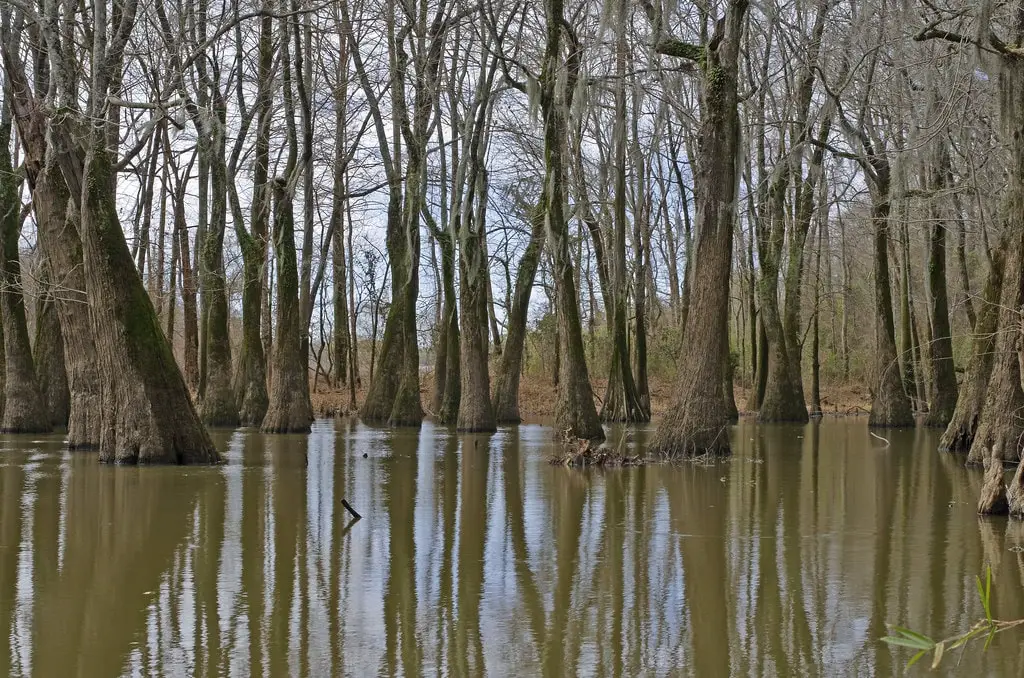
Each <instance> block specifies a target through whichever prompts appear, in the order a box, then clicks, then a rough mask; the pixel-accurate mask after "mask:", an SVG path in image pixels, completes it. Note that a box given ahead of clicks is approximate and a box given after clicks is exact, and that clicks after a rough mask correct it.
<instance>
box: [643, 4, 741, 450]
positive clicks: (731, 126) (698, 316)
mask: <svg viewBox="0 0 1024 678" xmlns="http://www.w3.org/2000/svg"><path fill="white" fill-rule="evenodd" d="M746 12H747V2H746V0H731V1H730V2H729V4H728V9H727V10H726V14H725V17H724V18H723V20H722V21H721V22H720V23H719V25H718V27H717V28H716V32H715V36H714V37H713V38H712V39H711V41H710V42H709V44H708V45H707V46H704V47H701V48H697V49H698V50H699V52H700V56H701V59H700V61H701V66H702V70H703V82H702V92H701V105H702V110H701V130H700V135H699V143H700V161H699V165H698V170H697V177H696V178H697V185H696V189H697V191H696V192H697V201H696V202H697V205H698V215H697V223H696V230H697V237H696V241H697V242H696V247H695V248H694V249H695V252H694V259H693V260H694V270H693V272H692V276H693V277H692V295H693V296H692V301H691V302H690V303H691V308H690V311H689V317H688V319H687V324H686V330H685V333H684V335H685V337H686V347H685V349H684V351H683V355H682V358H681V360H680V366H679V376H678V377H677V381H678V384H677V386H676V391H675V394H674V395H673V397H672V401H671V406H670V407H669V410H668V412H667V413H666V415H665V417H664V418H663V419H662V421H661V424H660V425H659V426H658V429H657V431H656V433H655V435H654V438H653V440H652V443H651V451H652V452H653V453H656V454H661V455H663V456H667V457H674V458H678V457H690V456H697V455H702V454H711V455H725V454H729V453H730V451H731V449H730V442H729V429H728V424H729V416H730V412H729V404H728V402H727V399H726V393H725V392H724V388H723V384H722V382H723V374H725V370H726V361H727V360H728V355H726V342H725V341H724V338H725V336H726V331H727V327H728V310H729V272H730V269H731V266H732V235H733V227H734V224H735V220H736V213H735V210H736V195H737V189H738V186H737V182H736V176H737V161H738V159H739V155H740V148H739V143H740V121H739V114H738V110H737V71H738V66H739V50H740V42H741V40H742V34H743V26H744V24H745V18H746ZM678 46H679V43H677V42H676V41H672V40H668V39H662V40H661V41H660V43H659V51H662V52H666V53H670V54H672V53H674V54H676V55H678V56H683V57H687V58H693V53H694V51H693V48H692V46H689V45H682V49H672V48H673V47H678ZM687 48H689V49H687Z"/></svg>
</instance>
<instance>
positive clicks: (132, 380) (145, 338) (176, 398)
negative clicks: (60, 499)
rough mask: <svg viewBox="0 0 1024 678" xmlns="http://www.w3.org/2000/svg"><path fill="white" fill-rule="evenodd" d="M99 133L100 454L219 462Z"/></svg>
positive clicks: (88, 176)
mask: <svg viewBox="0 0 1024 678" xmlns="http://www.w3.org/2000/svg"><path fill="white" fill-rule="evenodd" d="M68 136H70V135H68ZM97 136H99V135H98V134H97V133H96V131H95V129H94V130H93V132H92V134H91V135H90V144H89V147H88V150H87V152H86V156H85V167H84V171H83V175H82V178H81V185H82V186H83V190H82V196H81V203H80V204H81V214H82V217H81V219H82V220H81V230H82V251H83V255H84V256H83V259H84V264H85V282H86V292H87V294H88V298H89V303H90V306H91V311H92V313H91V317H92V327H93V333H94V337H95V341H96V349H97V352H98V354H99V363H100V371H101V373H102V376H103V409H102V414H101V416H102V428H101V434H100V450H99V453H100V460H101V461H108V462H118V463H129V464H134V463H141V464H149V463H177V464H189V463H214V462H218V461H220V455H219V454H218V453H217V450H216V449H215V448H214V446H213V443H212V442H211V441H210V437H209V435H208V434H207V432H206V429H205V428H204V427H203V425H202V423H201V422H200V421H199V417H198V415H197V414H196V410H195V407H194V406H193V404H192V400H191V399H190V398H189V394H188V389H187V387H186V386H185V382H184V380H183V379H182V375H181V372H180V371H179V370H178V366H177V364H176V363H175V361H174V354H173V352H172V351H171V345H170V343H169V342H168V340H167V338H166V337H165V336H164V334H163V332H162V331H161V329H160V326H159V322H158V320H157V317H156V312H155V311H154V310H153V305H152V303H151V302H150V299H149V295H148V294H146V289H145V286H144V285H143V283H142V279H141V278H139V276H138V274H137V272H136V269H135V267H134V265H133V262H132V259H131V253H130V252H129V251H128V245H127V244H126V243H125V239H124V233H123V231H122V230H121V224H120V222H119V221H118V218H117V209H116V205H115V198H114V195H115V191H114V189H115V170H114V160H113V158H112V157H111V155H110V154H109V151H108V150H107V149H106V148H105V147H104V145H103V144H102V142H101V141H100V140H99V139H97ZM65 139H67V137H65ZM65 179H66V180H67V179H68V177H67V171H65ZM68 183H69V184H73V183H75V181H74V180H70V181H68Z"/></svg>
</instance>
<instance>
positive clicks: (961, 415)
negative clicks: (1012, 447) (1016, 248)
mask: <svg viewBox="0 0 1024 678" xmlns="http://www.w3.org/2000/svg"><path fill="white" fill-rule="evenodd" d="M1007 246H1008V241H1007V240H1006V239H1005V238H1004V239H1002V240H1001V241H1000V243H999V245H998V246H997V247H996V249H995V252H994V254H993V257H992V268H991V269H990V270H989V273H988V280H987V281H986V282H985V290H984V292H983V296H982V303H981V308H980V310H979V311H978V315H977V320H976V322H975V325H974V341H973V346H972V349H971V359H970V361H969V362H968V363H967V372H966V373H965V374H964V378H963V382H962V383H961V385H960V393H959V396H958V397H957V400H956V408H955V409H954V410H953V416H952V418H951V419H950V421H949V425H948V426H946V430H945V432H944V433H943V434H942V439H941V440H940V441H939V449H940V450H947V451H949V452H967V451H969V450H970V449H971V447H972V446H973V444H974V436H975V434H976V433H977V430H978V421H979V420H980V419H981V411H982V409H983V408H984V406H985V395H986V393H987V392H988V386H989V378H990V377H991V376H992V365H993V363H994V362H995V344H996V332H997V331H998V329H999V297H1000V294H1001V292H1002V289H1003V273H1004V272H1005V267H1006V248H1007ZM979 452H980V450H979ZM982 462H983V459H982V458H981V457H976V458H975V459H973V460H971V463H976V464H980V463H982Z"/></svg>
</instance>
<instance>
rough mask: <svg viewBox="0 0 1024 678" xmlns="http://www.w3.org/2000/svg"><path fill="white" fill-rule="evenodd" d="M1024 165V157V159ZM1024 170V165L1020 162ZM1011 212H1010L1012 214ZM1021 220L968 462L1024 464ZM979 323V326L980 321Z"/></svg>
mask: <svg viewBox="0 0 1024 678" xmlns="http://www.w3.org/2000/svg"><path fill="white" fill-rule="evenodd" d="M1021 159H1022V160H1024V153H1022V154H1021ZM1021 169H1022V170H1024V163H1021ZM1022 189H1024V185H1022V186H1020V187H1014V188H1011V192H1012V193H1014V194H1016V195H1014V197H1013V198H1011V202H1010V205H1011V206H1014V207H1015V208H1019V207H1020V205H1021V204H1022V203H1021V200H1022V199H1024V190H1022ZM1007 213H1008V214H1009V213H1010V212H1009V211H1008V212H1007ZM1018 220H1019V217H1012V216H1011V217H1010V221H1011V223H1010V224H1009V225H1008V232H1009V235H1010V245H1009V250H1008V252H1007V260H1006V273H1005V275H1004V277H1003V290H1002V295H1001V297H1000V308H999V330H1000V331H999V332H998V333H997V334H996V339H995V357H994V362H993V364H992V374H991V378H990V379H989V381H988V383H987V385H986V387H985V390H986V395H985V404H984V406H983V408H982V411H981V417H980V419H979V423H978V430H977V433H976V435H975V438H974V441H973V442H972V444H971V449H970V452H969V453H968V456H967V461H968V463H979V462H983V461H984V460H985V459H987V458H989V457H990V456H991V457H992V458H993V460H1002V461H1008V462H1016V461H1018V460H1019V459H1020V446H1021V441H1022V440H1024V420H1022V419H1021V412H1024V391H1022V390H1021V383H1020V380H1021V372H1020V361H1019V359H1018V357H1017V352H1018V350H1019V348H1020V315H1019V313H1020V308H1021V306H1022V304H1024V270H1022V269H1024V266H1022V261H1021V259H1022V253H1024V224H1021V225H1018V224H1017V223H1015V222H1017V221H1018ZM979 322H980V321H979Z"/></svg>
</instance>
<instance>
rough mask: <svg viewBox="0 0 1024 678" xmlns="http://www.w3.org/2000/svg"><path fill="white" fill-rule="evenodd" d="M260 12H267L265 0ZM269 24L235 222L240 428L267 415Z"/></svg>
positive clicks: (263, 26) (266, 22)
mask: <svg viewBox="0 0 1024 678" xmlns="http://www.w3.org/2000/svg"><path fill="white" fill-rule="evenodd" d="M264 7H267V8H269V2H267V0H265V4H264ZM273 61H274V46H273V20H272V19H271V18H270V17H269V16H267V17H264V18H263V19H262V20H261V23H260V33H259V61H258V64H257V71H256V72H257V78H258V83H257V93H256V104H255V107H256V112H255V115H256V142H255V145H254V153H253V177H252V183H253V200H252V215H251V218H250V222H251V223H250V230H249V231H246V230H245V228H244V225H243V224H242V223H241V222H240V221H239V220H238V219H236V220H235V235H236V236H237V239H238V246H239V249H240V250H241V253H242V341H241V344H240V346H239V349H238V360H237V362H236V364H235V376H234V386H233V390H234V393H235V402H236V404H237V406H238V419H239V423H241V424H242V425H243V426H259V425H261V424H262V422H263V419H264V417H265V416H266V414H267V408H268V407H269V404H270V401H269V396H268V395H267V358H266V352H265V351H264V349H263V334H262V327H261V326H262V313H263V301H264V285H263V280H264V276H265V275H266V272H265V271H264V268H265V266H266V261H267V232H268V230H269V223H270V209H271V206H270V185H269V182H268V177H269V163H270V124H271V118H272V113H273V112H272V104H273V82H272V78H271V73H272V71H273Z"/></svg>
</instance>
